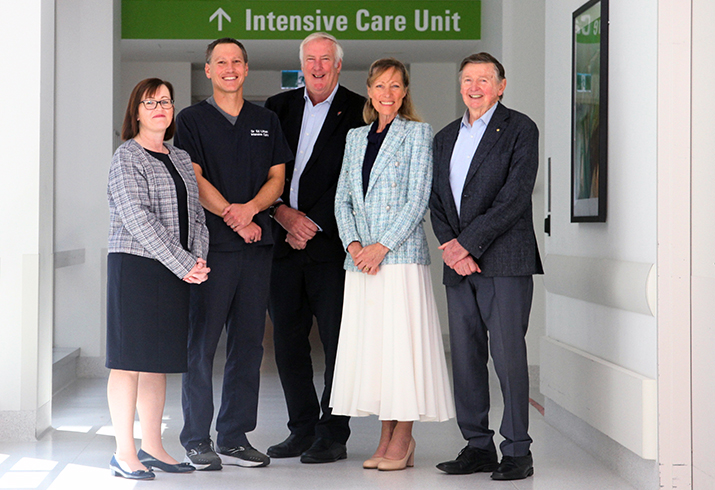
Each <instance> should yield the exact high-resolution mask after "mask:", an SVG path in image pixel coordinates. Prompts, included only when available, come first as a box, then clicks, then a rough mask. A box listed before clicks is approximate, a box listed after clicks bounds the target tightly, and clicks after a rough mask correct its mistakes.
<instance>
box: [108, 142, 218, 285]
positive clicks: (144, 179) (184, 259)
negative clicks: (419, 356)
mask: <svg viewBox="0 0 715 490" xmlns="http://www.w3.org/2000/svg"><path fill="white" fill-rule="evenodd" d="M165 145H166V147H167V148H168V149H169V158H170V159H171V161H172V163H173V164H174V167H176V170H177V171H178V172H179V175H180V176H181V178H182V180H183V181H184V184H185V185H186V193H187V198H188V211H189V236H188V245H189V251H186V250H184V248H183V247H182V246H181V243H180V241H179V212H178V202H177V199H176V187H175V185H174V180H173V179H172V178H171V174H170V173H169V171H168V170H167V169H166V166H165V165H164V163H163V162H161V161H159V160H157V159H156V158H154V157H152V156H151V155H149V154H148V153H147V152H146V151H145V150H144V149H143V148H142V147H141V146H140V145H139V143H137V142H136V141H134V140H133V139H132V140H129V141H126V142H125V143H124V144H122V145H121V146H120V147H119V148H117V151H115V152H114V157H113V158H112V165H111V167H110V169H109V183H108V185H107V198H108V200H109V252H123V253H129V254H133V255H138V256H140V257H147V258H150V259H155V260H158V261H159V262H161V263H162V264H163V265H164V266H166V268H167V269H169V270H170V271H171V272H172V273H173V274H175V275H176V276H177V277H179V278H183V277H184V276H186V274H188V273H189V271H190V270H191V268H192V267H193V266H194V264H195V263H196V259H197V258H198V257H202V258H206V255H207V253H208V249H209V232H208V228H206V217H205V215H204V210H203V208H202V207H201V204H200V203H199V189H198V186H197V184H196V175H195V174H194V168H193V165H192V163H191V158H190V157H189V154H188V153H186V152H185V151H183V150H180V149H178V148H176V147H174V146H172V145H169V144H165Z"/></svg>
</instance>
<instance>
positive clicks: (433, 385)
mask: <svg viewBox="0 0 715 490" xmlns="http://www.w3.org/2000/svg"><path fill="white" fill-rule="evenodd" d="M367 89H368V96H369V100H368V101H367V103H366V104H365V110H364V118H365V121H366V122H368V123H371V125H369V126H364V127H361V128H357V129H353V130H351V131H350V132H349V133H348V137H347V142H346V147H345V156H344V158H343V167H342V171H341V174H340V179H339V181H338V188H337V192H336V196H335V216H336V218H337V223H338V230H339V233H340V239H341V240H342V243H343V246H344V247H345V249H346V250H347V251H348V254H349V255H348V256H347V257H346V260H345V269H346V270H347V273H346V278H345V295H344V302H343V316H342V324H341V327H340V340H339V341H338V353H337V358H336V365H335V375H334V380H333V389H332V395H331V406H332V407H333V414H339V415H350V416H365V415H370V414H375V415H378V417H379V419H380V420H381V421H382V431H381V435H380V442H379V443H378V447H377V450H376V451H375V453H374V455H373V456H372V457H371V458H370V459H368V460H367V461H365V463H364V464H363V467H365V468H377V469H380V470H400V469H404V468H405V467H406V466H412V464H413V460H414V450H415V441H414V439H413V438H412V424H413V422H414V421H415V420H422V421H443V420H447V419H449V418H451V417H454V405H453V402H452V395H451V392H450V387H449V380H448V377H447V367H446V362H445V358H444V349H443V346H442V336H441V329H440V326H439V319H438V316H437V308H436V305H435V301H434V296H433V293H432V282H431V278H430V272H429V250H428V249H427V239H426V237H425V232H424V229H423V226H422V223H423V221H424V214H425V211H426V210H427V202H428V199H429V195H430V189H431V185H432V128H431V127H430V126H429V124H426V123H423V122H419V120H418V118H417V116H416V114H415V112H414V109H413V106H412V101H411V98H410V93H409V76H408V73H407V70H406V69H405V66H404V65H403V64H402V63H401V62H399V61H398V60H396V59H394V58H385V59H381V60H378V61H376V62H374V63H373V64H372V66H371V67H370V71H369V74H368V80H367Z"/></svg>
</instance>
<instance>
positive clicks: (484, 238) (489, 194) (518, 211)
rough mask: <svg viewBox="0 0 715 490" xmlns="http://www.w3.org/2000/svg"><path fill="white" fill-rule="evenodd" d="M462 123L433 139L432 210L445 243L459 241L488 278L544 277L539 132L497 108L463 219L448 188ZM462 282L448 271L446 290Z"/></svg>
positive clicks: (468, 184) (471, 175) (466, 194)
mask: <svg viewBox="0 0 715 490" xmlns="http://www.w3.org/2000/svg"><path fill="white" fill-rule="evenodd" d="M460 122H461V118H460V119H457V120H456V121H453V122H451V123H450V124H448V125H447V126H446V127H445V128H444V129H442V130H441V131H440V132H439V133H437V135H436V136H435V138H434V180H433V184H432V196H431V198H430V210H431V219H432V227H433V228H434V232H435V235H436V236H437V239H438V240H439V242H440V243H445V242H448V241H450V240H451V239H453V238H456V239H457V240H458V241H459V243H460V244H461V245H462V246H463V247H464V248H466V249H467V250H468V251H469V253H470V254H471V255H472V256H473V257H474V258H475V259H476V261H477V263H478V264H479V267H480V268H481V270H482V272H481V274H482V275H484V276H489V277H494V276H525V275H532V274H542V273H543V267H542V265H541V258H540V257H539V250H538V247H537V244H536V236H535V235H534V224H533V218H532V204H531V194H532V192H533V190H534V182H535V180H536V172H537V170H538V167H539V130H538V129H537V127H536V124H534V122H533V121H532V120H531V119H529V118H528V117H527V116H526V115H524V114H522V113H520V112H517V111H513V110H511V109H507V108H506V107H505V106H503V105H502V104H501V103H498V105H497V108H496V110H495V111H494V114H493V116H492V119H491V121H490V122H489V125H488V126H487V129H486V131H485V132H484V136H483V137H482V140H481V141H480V143H479V146H478V147H477V150H476V151H475V152H474V157H473V158H472V163H471V166H470V167H469V171H468V172H467V178H466V180H465V183H464V190H463V191H462V203H461V216H458V215H457V208H456V206H455V204H454V198H453V196H452V188H451V187H450V185H449V165H450V159H451V158H452V150H453V149H454V144H455V143H456V141H457V136H458V134H459V126H460ZM462 279H463V277H462V276H460V275H459V274H457V273H456V272H455V271H454V270H452V269H451V268H449V267H447V265H445V266H444V276H443V282H444V284H445V285H447V286H452V285H455V284H457V283H459V282H460V281H461V280H462Z"/></svg>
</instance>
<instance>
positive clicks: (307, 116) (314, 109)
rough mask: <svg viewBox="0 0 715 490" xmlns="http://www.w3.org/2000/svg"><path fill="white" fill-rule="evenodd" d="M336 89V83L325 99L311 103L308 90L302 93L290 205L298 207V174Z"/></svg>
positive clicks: (303, 167) (315, 139)
mask: <svg viewBox="0 0 715 490" xmlns="http://www.w3.org/2000/svg"><path fill="white" fill-rule="evenodd" d="M337 91H338V85H337V84H336V85H335V88H334V89H333V91H332V92H331V93H330V95H329V96H328V98H327V99H325V100H324V101H323V102H321V103H319V104H316V105H313V102H312V101H311V100H310V97H309V96H308V90H307V89H306V90H305V92H304V93H303V98H304V99H305V109H304V110H303V122H302V123H301V125H300V138H299V139H298V148H297V150H296V155H295V166H294V167H293V178H292V179H291V181H290V207H292V208H293V209H298V187H299V185H300V176H301V175H302V174H303V170H305V165H306V164H307V163H308V160H309V159H310V155H312V154H313V147H314V146H315V142H316V141H317V140H318V135H319V134H320V130H321V129H322V128H323V123H324V122H325V118H326V116H327V115H328V111H329V110H330V105H331V104H332V103H333V99H334V98H335V94H336V93H337Z"/></svg>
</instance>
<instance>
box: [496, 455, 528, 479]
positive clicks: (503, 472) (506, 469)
mask: <svg viewBox="0 0 715 490" xmlns="http://www.w3.org/2000/svg"><path fill="white" fill-rule="evenodd" d="M533 474H534V460H533V458H532V457H531V451H529V454H527V455H526V456H504V457H503V458H502V460H501V463H499V467H498V468H497V469H496V470H494V473H492V480H523V479H524V478H528V477H530V476H531V475H533Z"/></svg>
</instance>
